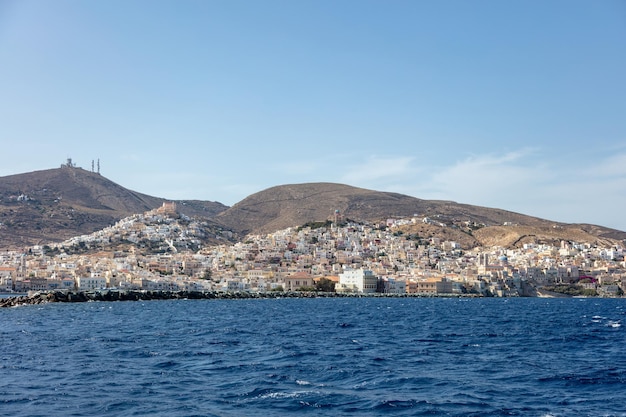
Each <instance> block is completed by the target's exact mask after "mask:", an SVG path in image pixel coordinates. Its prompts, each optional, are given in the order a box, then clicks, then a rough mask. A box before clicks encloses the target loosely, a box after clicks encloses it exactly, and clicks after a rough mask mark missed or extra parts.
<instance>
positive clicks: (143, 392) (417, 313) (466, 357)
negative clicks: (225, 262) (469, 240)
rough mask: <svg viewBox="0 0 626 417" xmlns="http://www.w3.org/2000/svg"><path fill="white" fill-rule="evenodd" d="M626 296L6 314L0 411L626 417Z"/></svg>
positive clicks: (0, 350)
mask: <svg viewBox="0 0 626 417" xmlns="http://www.w3.org/2000/svg"><path fill="white" fill-rule="evenodd" d="M625 321H626V300H616V299H612V300H611V299H609V300H603V299H419V298H410V299H405V298H389V299H378V298H376V299H374V298H364V299H274V300H197V301H192V300H179V301H150V302H116V303H107V302H95V303H82V304H49V305H44V306H24V307H18V308H11V309H3V310H0V415H2V416H96V415H97V416H254V415H264V416H272V415H294V414H310V415H316V416H317V415H327V416H337V415H371V416H378V415H387V414H388V415H399V416H400V415H405V416H421V415H433V416H437V415H443V416H489V415H491V416H501V415H514V416H515V415H519V416H582V415H587V416H626V343H625V342H626V334H625V326H623V323H624V322H625Z"/></svg>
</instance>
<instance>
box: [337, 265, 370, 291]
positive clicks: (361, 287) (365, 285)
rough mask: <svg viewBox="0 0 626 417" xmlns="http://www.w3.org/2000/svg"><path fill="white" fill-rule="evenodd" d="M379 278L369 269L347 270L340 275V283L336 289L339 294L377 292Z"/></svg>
mask: <svg viewBox="0 0 626 417" xmlns="http://www.w3.org/2000/svg"><path fill="white" fill-rule="evenodd" d="M377 281H378V278H377V277H376V275H374V273H373V272H372V271H370V270H368V269H363V268H360V269H345V270H344V271H343V273H341V274H339V283H338V284H337V286H336V287H335V291H337V292H360V293H374V292H376V284H377Z"/></svg>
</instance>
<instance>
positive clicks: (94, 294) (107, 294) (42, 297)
mask: <svg viewBox="0 0 626 417" xmlns="http://www.w3.org/2000/svg"><path fill="white" fill-rule="evenodd" d="M468 296H471V295H470V294H382V293H373V294H362V293H334V292H317V291H289V292H283V291H269V292H245V291H239V292H225V291H149V290H101V291H41V292H36V293H33V294H29V295H22V296H16V297H7V298H2V299H0V307H16V306H21V305H38V304H47V303H81V302H82V303H84V302H89V301H150V300H203V299H206V300H209V299H224V300H227V299H250V298H321V297H325V298H342V297H357V298H360V297H468Z"/></svg>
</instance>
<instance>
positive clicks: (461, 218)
mask: <svg viewBox="0 0 626 417" xmlns="http://www.w3.org/2000/svg"><path fill="white" fill-rule="evenodd" d="M335 210H339V211H340V214H341V216H342V217H343V218H344V219H351V220H355V221H370V222H372V221H373V222H376V221H380V220H384V219H387V218H393V217H409V216H413V215H418V216H421V217H429V218H432V220H433V221H434V222H436V223H441V224H445V225H446V227H440V226H433V225H415V226H414V228H415V233H417V234H419V235H420V236H431V235H432V236H438V237H442V238H444V239H448V240H455V241H458V242H459V243H460V244H461V245H463V247H466V248H467V247H472V246H476V245H482V244H487V243H489V242H491V241H496V240H497V239H496V238H495V237H494V238H493V239H492V238H490V236H491V234H494V236H495V235H497V232H496V230H499V229H494V231H493V232H487V231H488V230H490V227H491V226H501V225H503V224H505V223H507V224H515V225H519V226H526V227H532V228H536V230H546V231H551V230H552V229H553V228H554V227H559V228H566V230H568V231H569V230H570V228H574V229H576V230H580V233H581V234H573V232H572V234H571V236H580V237H581V238H582V237H584V238H585V239H594V240H598V236H600V237H603V236H606V237H608V236H609V235H610V236H611V237H616V238H621V239H624V238H626V233H624V232H619V231H616V230H612V229H607V228H603V227H599V226H588V225H587V227H586V228H583V227H581V226H577V227H574V226H573V225H572V226H571V227H570V226H569V225H566V224H561V223H555V222H552V221H548V220H544V219H539V218H536V217H531V216H526V215H523V214H519V213H513V212H510V211H506V210H500V209H493V208H486V207H479V206H471V205H467V204H458V203H455V202H451V201H432V200H421V199H418V198H414V197H410V196H406V195H402V194H396V193H388V192H380V191H372V190H366V189H363V188H357V187H351V186H348V185H342V184H333V183H310V184H291V185H283V186H277V187H272V188H268V189H266V190H264V191H261V192H258V193H256V194H253V195H251V196H249V197H247V198H245V199H244V200H242V201H240V202H239V203H237V204H235V205H234V206H233V207H231V208H229V209H228V210H226V211H224V212H222V213H220V214H219V215H218V216H217V217H216V220H218V221H219V222H221V223H223V224H225V225H227V226H228V227H230V228H232V229H233V230H237V231H238V232H240V233H242V234H246V233H267V232H272V231H274V230H278V229H284V228H287V227H295V226H300V225H303V224H305V223H307V222H314V221H325V220H327V219H331V218H332V217H333V213H334V212H335ZM467 222H470V223H472V225H473V226H472V227H469V226H467V224H468V223H467ZM507 227H510V226H507ZM476 229H480V230H483V231H482V232H481V233H480V234H474V236H472V235H471V234H472V233H474V231H475V230H476ZM583 229H584V230H587V231H588V233H584V230H583ZM504 230H506V231H507V233H512V231H513V229H510V228H509V229H504ZM533 230H535V229H533ZM572 230H573V229H572ZM537 233H538V232H536V231H535V234H536V235H537ZM546 233H547V232H546ZM507 236H508V235H507ZM546 236H548V235H546ZM550 236H552V238H553V239H561V238H564V239H565V240H574V239H567V236H570V235H563V236H564V237H560V236H556V235H550ZM519 237H520V236H517V235H515V234H514V233H512V234H511V237H510V238H506V239H505V238H502V239H503V240H502V241H503V242H508V241H509V240H511V242H515V241H516V240H517V239H518V238H519ZM490 239H491V240H490ZM585 241H587V240H585ZM507 245H508V243H507ZM504 246H506V245H504Z"/></svg>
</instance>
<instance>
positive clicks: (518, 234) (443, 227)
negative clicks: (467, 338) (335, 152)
mask: <svg viewBox="0 0 626 417" xmlns="http://www.w3.org/2000/svg"><path fill="white" fill-rule="evenodd" d="M165 201H166V200H165V199H163V198H158V197H152V196H149V195H145V194H141V193H138V192H135V191H131V190H128V189H126V188H124V187H122V186H120V185H118V184H116V183H114V182H112V181H110V180H108V179H106V178H105V177H103V176H101V175H99V174H97V173H94V172H90V171H86V170H84V169H81V168H77V167H73V166H62V167H61V168H56V169H49V170H43V171H36V172H31V173H26V174H18V175H11V176H6V177H0V248H3V249H7V248H12V247H19V246H29V245H33V244H45V243H48V242H58V241H62V240H65V239H68V238H71V237H73V236H77V235H82V234H89V233H92V232H95V231H97V230H100V229H103V228H105V227H107V226H110V225H112V224H113V223H115V222H116V221H118V220H120V219H122V218H124V217H127V216H129V215H132V214H138V213H143V212H145V211H148V210H151V209H154V208H157V207H160V206H161V205H162V204H163V202H165ZM176 203H178V204H177V207H178V211H179V212H180V213H182V214H185V215H187V216H190V217H198V218H202V219H204V220H205V221H206V222H209V223H210V224H213V225H215V227H216V228H222V229H224V230H228V231H233V232H234V236H235V238H237V236H238V237H240V238H243V236H245V235H246V234H248V233H268V232H273V231H275V230H280V229H284V228H287V227H297V226H301V225H303V224H305V223H308V222H320V221H326V220H334V219H335V217H336V218H337V219H338V220H340V221H341V220H347V219H350V220H353V221H360V222H370V223H371V222H380V223H384V222H385V221H386V220H387V219H388V218H407V217H412V216H417V217H418V218H419V219H420V221H422V219H426V220H423V221H424V223H420V224H415V225H412V226H411V227H408V226H406V227H405V229H406V233H409V234H411V233H413V234H418V235H420V236H425V237H430V236H433V237H440V238H442V239H445V240H455V241H458V242H460V243H461V244H462V246H463V247H464V248H470V247H474V246H492V245H499V246H505V247H515V246H519V245H522V244H523V243H528V242H531V241H534V242H543V241H545V242H558V241H559V240H574V241H580V240H581V239H582V240H583V241H586V242H590V243H600V244H603V245H610V244H614V243H617V242H619V241H621V240H624V239H626V233H625V232H622V231H618V230H614V229H608V228H604V227H601V226H595V225H570V224H563V223H556V222H553V221H549V220H544V219H539V218H536V217H531V216H526V215H523V214H519V213H514V212H510V211H506V210H501V209H494V208H486V207H478V206H472V205H467V204H459V203H455V202H452V201H433V200H422V199H419V198H414V197H410V196H406V195H402V194H397V193H389V192H380V191H373V190H367V189H363V188H357V187H351V186H348V185H343V184H333V183H309V184H291V185H281V186H276V187H272V188H268V189H266V190H264V191H260V192H258V193H255V194H252V195H250V196H249V197H247V198H245V199H244V200H242V201H240V202H239V203H237V204H235V205H234V206H233V207H230V208H229V207H227V206H225V205H223V204H221V203H218V202H210V201H197V200H186V201H177V202H176ZM504 225H506V226H504Z"/></svg>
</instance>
